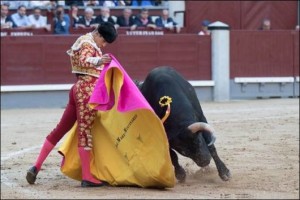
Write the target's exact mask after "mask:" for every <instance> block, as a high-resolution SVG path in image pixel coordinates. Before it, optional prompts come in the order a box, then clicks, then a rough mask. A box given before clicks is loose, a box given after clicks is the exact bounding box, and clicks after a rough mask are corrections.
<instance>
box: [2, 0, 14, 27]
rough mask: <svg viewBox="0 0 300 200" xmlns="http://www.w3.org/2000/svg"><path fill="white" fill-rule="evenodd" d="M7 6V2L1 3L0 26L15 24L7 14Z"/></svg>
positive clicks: (12, 25)
mask: <svg viewBox="0 0 300 200" xmlns="http://www.w3.org/2000/svg"><path fill="white" fill-rule="evenodd" d="M8 7H9V6H8V4H1V28H12V27H15V26H16V25H15V24H14V22H13V20H12V19H11V17H10V16H9V15H8V12H9V10H8Z"/></svg>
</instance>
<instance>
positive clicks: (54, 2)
mask: <svg viewBox="0 0 300 200" xmlns="http://www.w3.org/2000/svg"><path fill="white" fill-rule="evenodd" d="M65 5H66V3H65V1H64V0H61V1H58V0H50V7H52V8H56V7H57V6H65Z"/></svg>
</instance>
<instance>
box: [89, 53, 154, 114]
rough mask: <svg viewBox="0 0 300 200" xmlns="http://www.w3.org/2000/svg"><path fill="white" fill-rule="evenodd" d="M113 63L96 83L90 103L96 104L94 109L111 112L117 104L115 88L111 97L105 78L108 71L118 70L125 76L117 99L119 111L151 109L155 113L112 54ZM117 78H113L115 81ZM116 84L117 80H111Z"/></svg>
mask: <svg viewBox="0 0 300 200" xmlns="http://www.w3.org/2000/svg"><path fill="white" fill-rule="evenodd" d="M110 56H111V57H112V61H111V62H110V64H109V65H106V66H105V67H104V69H103V71H102V72H101V74H100V77H99V79H98V81H97V83H96V86H95V88H94V91H93V93H92V95H91V98H90V101H89V103H92V104H96V107H95V108H94V109H96V110H101V111H106V110H110V109H111V108H112V107H113V106H114V104H115V103H116V100H115V96H114V92H113V91H112V90H113V87H112V88H111V91H110V95H109V93H108V91H107V90H108V89H107V86H106V84H105V76H106V74H107V72H108V70H110V69H112V68H117V69H118V70H119V71H120V72H121V73H122V74H123V77H124V78H123V84H122V86H121V89H120V94H119V99H117V101H118V102H117V110H118V111H120V112H128V111H134V110H137V109H149V110H151V111H152V112H153V109H152V108H151V106H150V105H149V103H148V102H147V100H146V99H145V97H144V96H143V95H142V93H141V92H140V90H139V89H138V88H137V86H136V85H135V84H134V82H133V81H132V79H131V78H130V77H129V75H128V74H127V73H126V71H125V70H124V68H123V67H122V66H121V64H120V63H119V62H118V60H117V59H116V58H115V57H114V56H113V55H112V54H110ZM114 78H115V77H113V79H114ZM111 81H112V84H114V81H115V80H111Z"/></svg>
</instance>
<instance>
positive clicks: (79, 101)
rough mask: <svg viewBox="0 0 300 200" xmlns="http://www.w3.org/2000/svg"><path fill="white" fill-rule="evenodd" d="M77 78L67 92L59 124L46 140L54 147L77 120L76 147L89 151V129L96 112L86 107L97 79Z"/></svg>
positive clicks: (81, 76) (90, 136)
mask: <svg viewBox="0 0 300 200" xmlns="http://www.w3.org/2000/svg"><path fill="white" fill-rule="evenodd" d="M77 78H78V80H77V82H76V83H75V84H74V85H73V86H72V88H71V90H70V92H69V102H68V104H67V106H66V108H65V111H64V113H63V115H62V117H61V119H60V122H59V123H58V124H57V126H56V128H54V129H53V130H52V132H51V133H50V134H49V135H48V136H47V140H48V141H49V142H51V143H52V144H53V145H56V144H57V143H58V142H59V140H60V139H61V138H62V137H63V136H64V135H65V134H66V133H67V132H68V131H69V130H70V129H71V128H72V127H73V125H74V123H75V122H76V120H77V124H78V126H77V134H78V146H79V147H85V148H86V149H91V148H92V134H91V129H92V126H93V123H94V120H95V117H96V113H97V111H96V110H93V109H91V108H90V107H89V106H88V101H89V99H90V96H91V94H92V92H93V90H94V87H95V84H96V81H97V80H98V79H97V78H96V77H92V76H89V75H79V76H78V77H77Z"/></svg>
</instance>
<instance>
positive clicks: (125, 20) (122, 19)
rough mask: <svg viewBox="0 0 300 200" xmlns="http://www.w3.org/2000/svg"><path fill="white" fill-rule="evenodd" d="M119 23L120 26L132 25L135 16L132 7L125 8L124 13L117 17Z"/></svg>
mask: <svg viewBox="0 0 300 200" xmlns="http://www.w3.org/2000/svg"><path fill="white" fill-rule="evenodd" d="M117 24H118V25H119V26H120V27H130V26H132V25H133V24H134V16H133V15H132V10H131V9H130V8H125V9H124V10H123V14H122V15H120V16H118V17H117Z"/></svg>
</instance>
